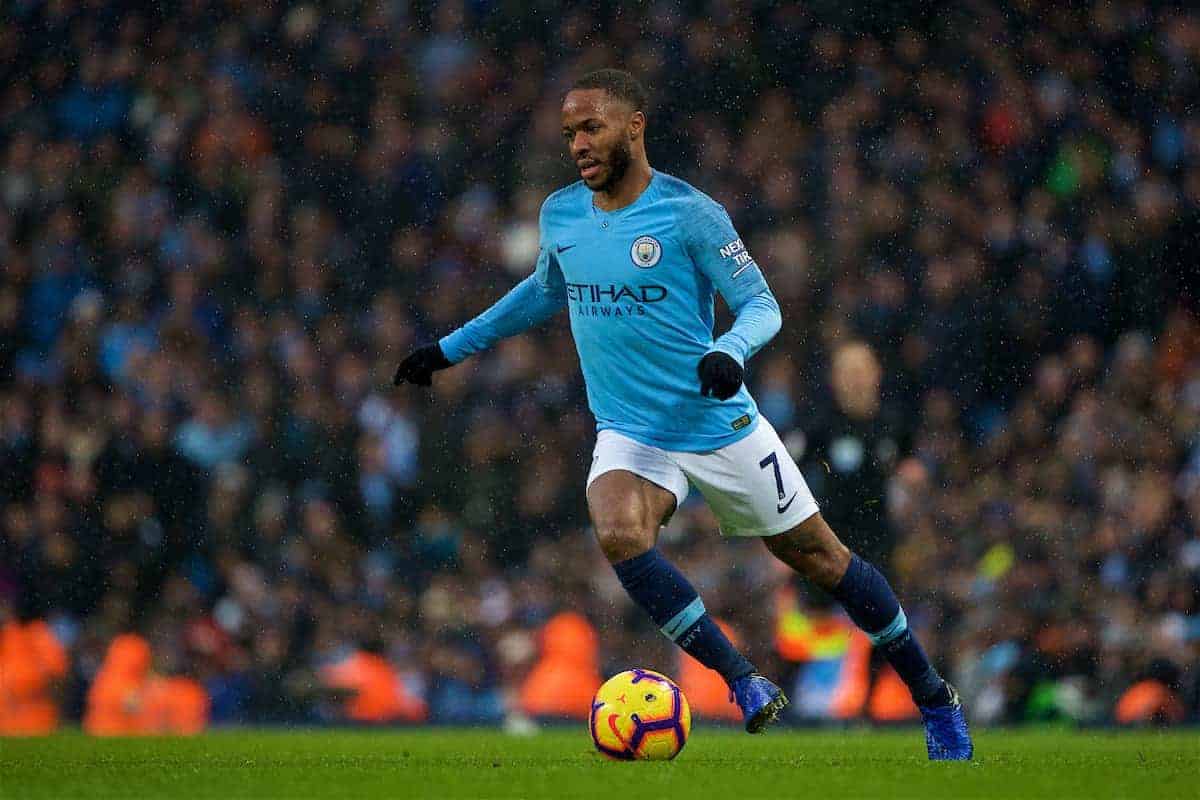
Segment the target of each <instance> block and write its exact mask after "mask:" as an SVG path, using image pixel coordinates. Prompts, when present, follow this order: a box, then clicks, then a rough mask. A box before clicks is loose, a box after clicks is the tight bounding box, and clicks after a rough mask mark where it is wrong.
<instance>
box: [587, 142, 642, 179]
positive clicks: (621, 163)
mask: <svg viewBox="0 0 1200 800" xmlns="http://www.w3.org/2000/svg"><path fill="white" fill-rule="evenodd" d="M631 161H633V154H632V153H631V152H630V151H629V144H628V143H627V142H623V141H622V142H617V143H616V144H615V145H613V149H612V153H610V154H609V156H608V178H606V179H605V181H604V183H602V184H600V185H599V186H597V187H596V188H595V189H592V191H593V192H611V191H612V189H613V187H614V186H616V185H617V184H618V183H620V182H621V179H622V178H624V177H625V173H626V172H628V171H629V164H630V162H631Z"/></svg>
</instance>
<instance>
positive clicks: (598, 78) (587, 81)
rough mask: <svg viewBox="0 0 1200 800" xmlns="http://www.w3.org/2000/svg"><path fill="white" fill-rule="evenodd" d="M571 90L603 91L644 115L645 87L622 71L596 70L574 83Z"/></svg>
mask: <svg viewBox="0 0 1200 800" xmlns="http://www.w3.org/2000/svg"><path fill="white" fill-rule="evenodd" d="M571 89H572V91H574V90H575V89H603V90H604V91H606V92H608V93H609V94H610V95H612V96H613V97H615V98H617V99H618V100H623V101H625V102H626V103H629V105H631V106H633V110H634V111H641V112H642V113H643V114H644V113H646V102H647V95H646V87H645V86H642V84H641V82H639V81H638V79H637V78H635V77H633V76H632V75H630V74H629V73H628V72H626V71H625V70H623V69H598V70H596V71H595V72H589V73H588V74H587V75H584V76H583V77H582V78H580V79H579V80H577V81H575V84H574V85H573V86H572V87H571Z"/></svg>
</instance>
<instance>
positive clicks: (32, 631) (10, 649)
mask: <svg viewBox="0 0 1200 800" xmlns="http://www.w3.org/2000/svg"><path fill="white" fill-rule="evenodd" d="M13 612H14V610H13V609H12V608H11V607H10V606H9V604H8V603H7V601H5V600H4V599H3V598H0V736H39V735H43V734H47V733H52V732H53V731H54V730H55V729H56V728H57V727H58V720H59V701H60V689H61V687H62V682H63V678H64V677H66V674H67V652H66V649H65V648H64V647H63V646H62V644H61V643H60V642H59V640H58V638H57V637H56V636H55V635H54V632H53V631H52V630H50V626H48V625H47V624H46V623H45V621H43V620H40V619H20V618H19V617H18V616H17V615H16V614H15V613H13Z"/></svg>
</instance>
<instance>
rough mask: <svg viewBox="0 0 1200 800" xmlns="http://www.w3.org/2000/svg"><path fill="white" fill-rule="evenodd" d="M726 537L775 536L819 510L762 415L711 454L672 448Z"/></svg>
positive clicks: (789, 456) (795, 525)
mask: <svg viewBox="0 0 1200 800" xmlns="http://www.w3.org/2000/svg"><path fill="white" fill-rule="evenodd" d="M672 455H673V456H674V457H675V458H676V459H677V460H678V461H679V464H680V466H681V467H683V470H684V472H685V473H686V474H687V477H688V479H689V480H691V482H692V483H694V484H695V485H696V487H697V488H699V489H700V491H701V493H703V495H704V499H705V500H707V501H708V505H709V507H710V508H711V509H712V511H713V514H714V515H715V516H716V518H717V521H718V522H719V523H720V525H721V533H722V534H724V535H726V536H774V535H776V534H779V533H783V532H784V531H788V530H791V529H793V528H795V527H797V526H799V525H801V524H802V523H803V522H804V521H805V520H807V519H809V518H811V517H812V516H813V515H814V514H816V513H817V510H818V508H817V501H816V500H815V499H814V498H813V495H812V491H811V490H810V489H809V488H808V483H807V482H806V481H805V480H804V476H803V475H802V474H801V473H800V468H799V467H798V466H796V462H795V461H793V460H792V457H791V455H790V454H789V453H788V451H787V448H786V447H784V445H783V442H782V441H780V439H779V434H777V433H776V432H775V429H774V428H773V427H771V424H770V423H769V422H767V420H766V419H765V418H763V417H760V418H759V420H758V425H757V426H756V427H755V429H754V431H753V432H752V433H751V434H750V435H749V436H746V437H745V438H743V439H741V440H739V441H737V442H734V443H733V444H731V445H728V446H727V447H723V448H721V449H720V450H714V451H712V452H709V453H672Z"/></svg>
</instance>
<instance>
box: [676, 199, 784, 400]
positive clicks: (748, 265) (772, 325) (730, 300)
mask: <svg viewBox="0 0 1200 800" xmlns="http://www.w3.org/2000/svg"><path fill="white" fill-rule="evenodd" d="M686 230H687V240H688V250H689V254H690V255H691V257H692V261H693V262H694V263H695V264H696V268H697V269H699V270H700V271H701V272H703V273H704V274H705V275H706V276H708V279H709V280H710V281H712V284H713V286H714V287H715V288H716V290H717V292H719V293H720V295H721V297H723V298H724V299H725V303H726V305H728V306H729V310H730V311H732V312H733V315H734V320H733V325H732V326H731V327H730V328H729V330H728V331H726V332H725V333H724V334H722V335H721V336H720V337H719V338H717V340H716V341H715V342H714V343H713V346H712V348H711V349H710V350H709V352H708V353H706V354H705V355H704V357H703V358H702V359H701V361H700V364H699V365H698V366H697V370H698V372H699V374H700V391H701V393H702V394H704V395H712V396H714V397H717V398H718V399H720V400H728V399H729V398H730V397H733V395H735V394H736V393H737V390H738V388H739V387H740V386H741V385H742V377H743V373H744V370H745V365H746V360H747V359H748V358H750V356H752V355H754V354H755V353H757V352H758V351H759V350H760V349H761V348H762V346H763V345H765V344H766V343H767V342H769V341H771V339H772V338H774V336H775V334H777V333H779V329H780V327H781V326H782V325H783V317H782V316H781V315H780V313H779V303H778V302H776V300H775V295H773V294H771V288H770V287H769V286H767V280H766V278H764V277H763V274H762V271H761V270H760V269H759V268H758V264H757V263H755V261H754V258H753V257H752V256H751V255H750V251H749V250H747V248H746V245H745V244H744V243H743V242H742V239H741V237H740V236H738V234H737V231H736V230H735V229H734V227H733V222H732V220H730V219H729V215H728V214H727V213H725V210H724V209H723V208H721V207H720V206H718V205H716V204H715V203H713V204H711V205H709V206H708V207H705V208H703V209H702V210H701V212H700V213H696V214H693V215H690V216H689V217H688V224H687V228H686Z"/></svg>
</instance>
